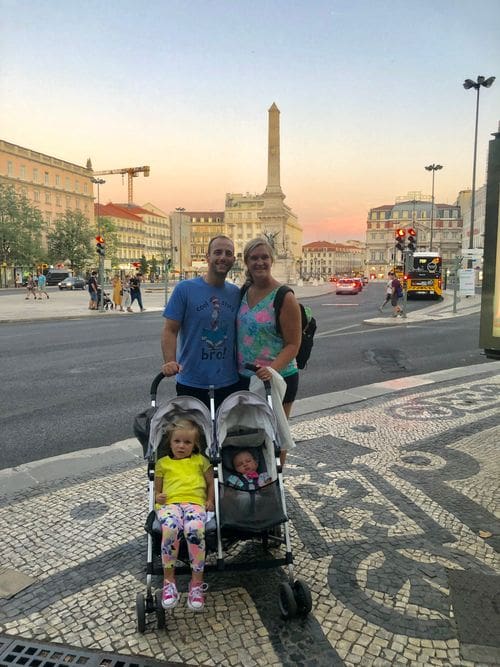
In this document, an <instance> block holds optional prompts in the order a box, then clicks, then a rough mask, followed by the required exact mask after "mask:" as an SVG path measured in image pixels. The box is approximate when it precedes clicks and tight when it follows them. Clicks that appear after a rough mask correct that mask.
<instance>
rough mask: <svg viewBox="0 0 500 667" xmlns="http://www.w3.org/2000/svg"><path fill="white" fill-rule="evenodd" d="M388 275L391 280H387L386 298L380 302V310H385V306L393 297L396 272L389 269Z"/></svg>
mask: <svg viewBox="0 0 500 667" xmlns="http://www.w3.org/2000/svg"><path fill="white" fill-rule="evenodd" d="M387 275H388V277H389V280H388V281H387V283H386V286H385V299H384V300H383V302H382V303H381V304H380V306H378V309H379V310H380V312H382V311H383V309H384V307H385V306H386V305H387V304H388V303H389V302H390V300H391V297H392V279H393V277H394V273H392V271H389V273H388V274H387Z"/></svg>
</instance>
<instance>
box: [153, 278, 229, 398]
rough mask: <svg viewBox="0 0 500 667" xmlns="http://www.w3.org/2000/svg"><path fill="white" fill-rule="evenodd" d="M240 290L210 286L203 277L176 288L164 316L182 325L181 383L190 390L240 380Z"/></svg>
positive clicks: (178, 357)
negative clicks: (238, 332)
mask: <svg viewBox="0 0 500 667" xmlns="http://www.w3.org/2000/svg"><path fill="white" fill-rule="evenodd" d="M239 305H240V290H239V289H238V287H236V285H232V284H231V283H225V284H224V286H223V287H213V286H212V285H208V284H207V283H206V282H205V280H204V279H203V278H192V279H191V280H183V281H182V282H180V283H179V284H178V285H177V286H176V288H175V289H174V291H173V293H172V296H171V297H170V299H169V301H168V303H167V305H166V306H165V310H164V311H163V317H166V318H168V319H169V320H175V321H176V322H180V325H181V327H180V330H179V335H178V337H177V362H178V363H179V364H180V365H181V366H182V372H181V373H179V374H178V375H177V381H178V382H180V383H181V384H185V385H187V386H188V387H198V388H200V389H208V387H209V386H210V385H213V386H214V388H215V389H219V388H221V387H227V386H229V385H230V384H234V383H235V382H237V381H238V371H237V368H236V354H235V344H236V340H235V339H236V313H237V312H238V307H239Z"/></svg>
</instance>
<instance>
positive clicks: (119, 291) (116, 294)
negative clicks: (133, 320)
mask: <svg viewBox="0 0 500 667" xmlns="http://www.w3.org/2000/svg"><path fill="white" fill-rule="evenodd" d="M122 295H123V287H122V281H121V278H120V276H119V275H118V274H116V275H115V277H114V278H113V303H114V305H115V310H117V309H118V308H119V309H120V310H121V311H123V306H122Z"/></svg>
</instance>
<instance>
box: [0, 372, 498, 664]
mask: <svg viewBox="0 0 500 667" xmlns="http://www.w3.org/2000/svg"><path fill="white" fill-rule="evenodd" d="M475 373H476V374H475V375H472V376H465V375H464V377H463V378H462V379H460V380H457V379H455V380H448V381H442V382H438V383H434V384H429V385H425V386H419V387H418V388H415V387H413V388H412V387H411V386H410V388H408V389H403V390H401V391H399V392H396V393H392V394H389V395H383V396H378V397H375V398H370V399H368V400H364V401H361V402H356V403H353V404H351V405H344V406H341V407H337V408H333V409H329V410H322V411H321V412H317V413H310V414H305V415H302V416H300V417H298V418H295V419H294V420H293V433H294V436H295V438H296V440H297V445H298V446H297V448H296V449H295V450H293V452H290V454H289V460H288V463H287V467H286V489H287V496H288V503H289V507H288V509H289V515H290V520H291V522H290V523H291V532H292V543H293V550H294V558H295V574H296V576H299V577H301V578H303V579H304V580H305V581H306V582H308V584H309V586H310V588H311V591H312V595H313V609H312V612H311V614H310V616H309V617H308V618H307V619H294V620H291V621H284V620H282V619H281V618H280V615H279V610H278V599H277V590H278V585H279V582H280V581H281V580H282V579H283V577H284V574H283V573H282V572H281V570H280V569H274V570H267V571H264V572H263V571H258V572H257V571H252V570H250V569H249V570H248V571H245V572H243V573H220V574H211V575H209V576H208V577H207V581H208V583H209V585H210V589H209V594H208V597H207V605H206V608H205V610H204V612H203V613H198V614H195V613H193V612H191V611H189V610H188V609H186V608H185V606H184V605H185V596H183V599H182V604H180V605H179V606H178V607H177V608H176V609H175V610H173V611H172V612H170V613H169V615H168V616H167V624H166V631H165V630H158V629H157V628H156V626H155V623H154V622H153V619H152V617H150V620H151V623H150V625H149V626H148V629H147V632H146V633H145V634H144V635H140V634H138V633H137V631H136V619H135V597H136V594H137V593H138V592H141V591H142V592H144V591H145V574H144V565H145V561H146V551H145V548H146V539H145V533H144V529H143V526H144V521H145V518H146V514H147V482H146V475H145V466H144V465H143V464H141V465H138V464H137V462H133V461H130V462H127V463H122V464H119V465H113V466H110V467H108V468H106V469H104V470H102V471H101V472H100V473H99V474H96V473H95V472H93V473H88V472H87V473H85V474H80V475H77V474H76V473H75V475H74V476H73V477H70V478H66V479H61V480H60V481H59V482H55V483H50V484H42V485H39V486H37V487H33V488H25V489H22V488H21V489H19V490H18V491H15V492H13V494H11V495H8V496H4V497H3V498H0V531H1V534H2V544H1V547H0V556H1V562H2V563H3V564H4V565H7V566H8V567H10V568H12V569H14V570H17V571H21V572H23V573H25V574H28V575H31V576H33V577H34V579H35V582H34V583H33V584H32V585H31V586H29V587H28V588H25V589H24V590H22V591H21V592H19V593H17V594H16V595H15V596H13V597H11V598H10V599H2V600H0V619H1V620H0V632H3V633H6V634H8V635H14V636H16V635H17V636H22V637H28V638H33V639H36V640H37V641H52V642H57V643H62V644H69V645H73V646H80V647H85V648H92V649H98V650H102V651H107V652H116V653H121V654H127V655H141V656H151V657H152V658H155V659H156V660H164V661H167V660H172V661H179V662H182V663H187V664H190V665H221V666H227V667H229V666H232V665H242V666H244V667H247V666H248V667H251V666H254V665H266V666H267V665H276V666H278V665H290V666H292V665H293V666H297V665H311V666H312V665H328V666H336V665H358V664H359V665H368V666H373V667H377V666H381V667H382V666H384V667H385V666H387V665H392V664H396V665H410V666H413V665H415V666H417V665H422V666H423V665H426V666H427V665H438V666H439V665H441V666H444V665H462V666H464V667H469V666H472V665H475V667H477V666H478V665H479V664H481V663H479V662H471V661H468V660H465V659H464V658H463V657H462V655H461V652H460V651H461V643H460V635H459V632H458V630H457V625H456V622H455V618H454V614H453V609H452V607H451V605H450V594H449V593H450V591H449V583H448V573H449V571H455V572H456V571H463V572H464V573H467V571H471V572H476V573H477V572H480V573H483V574H490V575H498V574H499V571H500V559H499V554H498V551H499V546H500V521H499V510H500V507H499V506H500V498H499V494H498V480H499V478H500V469H499V457H498V443H499V441H500V423H499V422H500V417H499V415H500V411H499V405H500V370H499V368H498V364H492V366H491V368H489V367H488V366H484V370H482V371H478V370H477V369H476V370H475ZM480 531H485V532H484V533H481V534H482V535H483V537H481V536H480ZM255 549H257V547H253V546H251V545H249V544H248V543H244V544H241V545H240V547H239V549H238V551H239V553H238V554H237V557H243V558H251V556H252V554H253V553H254V552H255ZM157 583H158V585H160V583H161V582H160V581H158V582H157ZM186 584H187V582H186V581H185V580H184V581H183V580H181V588H182V589H183V590H185V587H186ZM148 622H149V621H148Z"/></svg>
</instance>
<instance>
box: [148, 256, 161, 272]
mask: <svg viewBox="0 0 500 667" xmlns="http://www.w3.org/2000/svg"><path fill="white" fill-rule="evenodd" d="M150 266H151V273H152V274H154V275H155V276H156V275H158V273H159V271H158V260H157V259H156V257H155V256H154V255H153V256H152V257H151V261H150Z"/></svg>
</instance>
